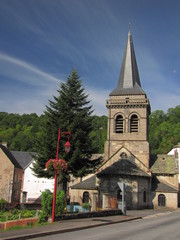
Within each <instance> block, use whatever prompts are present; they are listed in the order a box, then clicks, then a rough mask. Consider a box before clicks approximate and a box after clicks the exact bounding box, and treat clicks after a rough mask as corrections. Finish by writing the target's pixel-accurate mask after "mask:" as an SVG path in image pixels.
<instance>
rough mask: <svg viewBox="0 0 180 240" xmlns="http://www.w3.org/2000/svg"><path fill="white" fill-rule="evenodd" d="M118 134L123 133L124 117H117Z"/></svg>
mask: <svg viewBox="0 0 180 240" xmlns="http://www.w3.org/2000/svg"><path fill="white" fill-rule="evenodd" d="M116 133H123V116H122V115H118V116H117V117H116Z"/></svg>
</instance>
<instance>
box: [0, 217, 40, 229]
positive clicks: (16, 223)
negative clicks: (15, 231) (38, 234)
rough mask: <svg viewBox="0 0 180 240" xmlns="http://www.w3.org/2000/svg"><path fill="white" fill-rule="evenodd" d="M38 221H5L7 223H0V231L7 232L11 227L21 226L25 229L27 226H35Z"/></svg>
mask: <svg viewBox="0 0 180 240" xmlns="http://www.w3.org/2000/svg"><path fill="white" fill-rule="evenodd" d="M37 221H38V218H25V219H18V220H13V221H7V222H0V230H7V229H9V228H11V227H16V226H22V227H26V226H28V225H32V226H33V225H35V223H36V222H37Z"/></svg>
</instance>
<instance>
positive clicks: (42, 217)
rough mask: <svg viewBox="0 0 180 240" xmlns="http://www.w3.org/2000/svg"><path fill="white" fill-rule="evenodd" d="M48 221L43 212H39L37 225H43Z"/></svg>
mask: <svg viewBox="0 0 180 240" xmlns="http://www.w3.org/2000/svg"><path fill="white" fill-rule="evenodd" d="M47 221H48V216H47V215H46V214H44V212H41V213H40V214H39V217H38V223H43V222H47Z"/></svg>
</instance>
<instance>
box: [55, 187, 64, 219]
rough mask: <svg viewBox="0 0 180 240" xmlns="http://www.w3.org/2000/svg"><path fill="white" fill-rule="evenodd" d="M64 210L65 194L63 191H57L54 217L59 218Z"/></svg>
mask: <svg viewBox="0 0 180 240" xmlns="http://www.w3.org/2000/svg"><path fill="white" fill-rule="evenodd" d="M64 208H65V193H64V191H59V190H58V191H57V192H56V207H55V212H56V216H60V215H61V214H62V213H63V211H64Z"/></svg>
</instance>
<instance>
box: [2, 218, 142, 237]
mask: <svg viewBox="0 0 180 240" xmlns="http://www.w3.org/2000/svg"><path fill="white" fill-rule="evenodd" d="M138 219H142V217H131V218H129V219H124V220H118V221H112V222H106V223H98V224H96V225H91V226H88V225H87V226H82V227H74V228H69V229H61V230H54V231H49V232H47V231H46V232H45V231H44V232H40V233H34V234H26V235H20V236H13V237H4V238H0V239H1V240H12V239H13V240H20V239H21V240H22V239H23V240H24V239H32V238H37V237H43V236H50V235H55V234H60V233H66V232H75V231H79V230H84V229H90V228H95V227H101V226H105V225H111V224H116V223H123V222H128V221H134V220H138Z"/></svg>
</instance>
